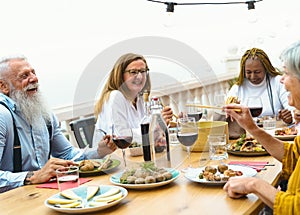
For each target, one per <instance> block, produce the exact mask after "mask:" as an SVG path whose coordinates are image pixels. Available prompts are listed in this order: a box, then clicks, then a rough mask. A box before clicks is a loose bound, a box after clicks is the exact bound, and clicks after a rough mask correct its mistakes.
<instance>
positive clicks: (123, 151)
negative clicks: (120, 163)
mask: <svg viewBox="0 0 300 215" xmlns="http://www.w3.org/2000/svg"><path fill="white" fill-rule="evenodd" d="M122 154H123V160H124V166H125V168H126V166H127V165H126V159H125V150H124V149H122Z"/></svg>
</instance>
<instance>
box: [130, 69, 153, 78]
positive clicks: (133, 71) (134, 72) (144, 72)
mask: <svg viewBox="0 0 300 215" xmlns="http://www.w3.org/2000/svg"><path fill="white" fill-rule="evenodd" d="M125 72H128V73H129V74H130V76H137V75H138V74H139V73H141V75H143V76H146V75H147V74H148V69H129V70H126V71H125Z"/></svg>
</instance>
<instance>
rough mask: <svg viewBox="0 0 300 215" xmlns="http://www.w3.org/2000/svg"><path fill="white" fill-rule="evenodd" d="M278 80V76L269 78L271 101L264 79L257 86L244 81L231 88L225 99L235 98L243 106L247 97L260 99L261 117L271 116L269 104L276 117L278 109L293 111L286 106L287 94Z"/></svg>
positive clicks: (246, 80) (279, 77)
mask: <svg viewBox="0 0 300 215" xmlns="http://www.w3.org/2000/svg"><path fill="white" fill-rule="evenodd" d="M280 79H281V76H280V75H277V76H275V77H270V85H271V92H272V96H273V101H271V100H270V98H271V96H270V93H271V92H270V91H269V92H268V86H267V81H266V78H265V80H264V81H263V82H262V83H261V84H258V85H253V84H252V83H251V82H250V81H249V80H248V79H244V82H243V84H242V85H241V86H238V85H233V86H232V88H231V89H230V90H229V92H228V95H227V97H229V96H237V97H238V98H239V100H240V101H241V104H245V102H246V99H247V97H250V96H251V97H252V96H255V97H256V96H257V97H261V100H262V103H263V111H262V114H261V116H267V115H273V110H272V105H271V102H272V103H273V107H274V112H275V114H276V115H277V114H278V110H280V109H288V110H293V109H294V108H293V107H291V106H289V105H288V98H287V96H288V92H287V91H286V90H285V88H284V85H283V84H281V83H280Z"/></svg>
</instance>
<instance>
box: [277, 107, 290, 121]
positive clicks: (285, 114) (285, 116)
mask: <svg viewBox="0 0 300 215" xmlns="http://www.w3.org/2000/svg"><path fill="white" fill-rule="evenodd" d="M278 118H279V119H282V121H283V122H285V123H286V124H291V123H292V122H293V116H292V112H291V111H289V110H287V109H282V110H279V111H278Z"/></svg>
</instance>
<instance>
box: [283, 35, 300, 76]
mask: <svg viewBox="0 0 300 215" xmlns="http://www.w3.org/2000/svg"><path fill="white" fill-rule="evenodd" d="M280 59H281V60H282V61H283V63H284V64H285V66H286V68H287V70H288V71H289V72H291V73H293V74H295V75H296V76H297V78H298V79H299V80H300V41H298V42H295V43H293V44H292V45H290V46H288V47H287V48H286V49H285V50H284V51H283V52H282V53H281V55H280Z"/></svg>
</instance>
